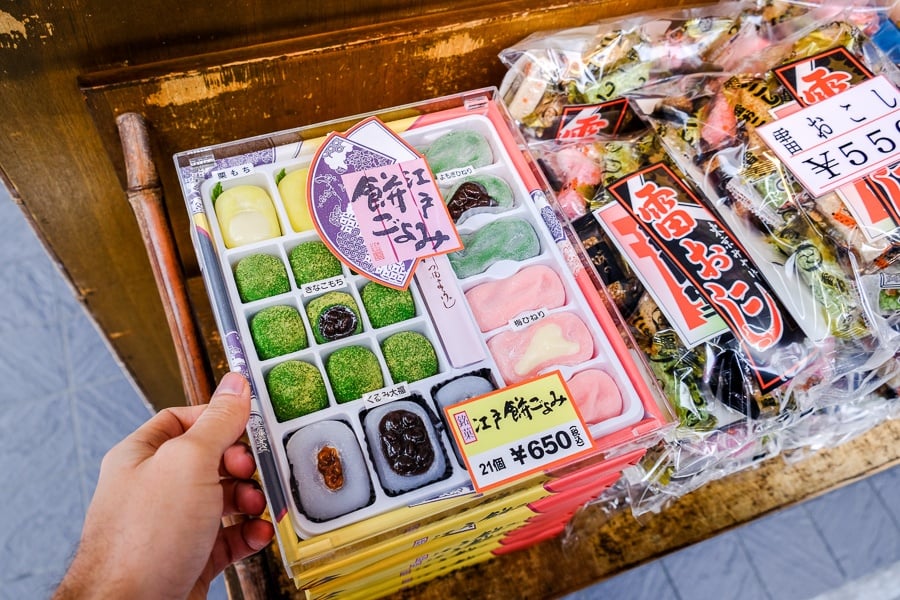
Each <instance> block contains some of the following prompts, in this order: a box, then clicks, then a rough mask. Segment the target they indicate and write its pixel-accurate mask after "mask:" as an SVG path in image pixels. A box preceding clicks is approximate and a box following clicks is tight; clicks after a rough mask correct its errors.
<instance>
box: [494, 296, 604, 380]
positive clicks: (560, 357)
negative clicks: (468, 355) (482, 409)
mask: <svg viewBox="0 0 900 600" xmlns="http://www.w3.org/2000/svg"><path fill="white" fill-rule="evenodd" d="M487 345H488V349H489V350H490V351H491V355H492V356H493V357H494V362H496V363H497V368H498V369H500V374H501V375H502V376H503V379H504V381H506V383H507V384H510V383H516V382H519V381H523V380H525V379H529V378H531V377H534V376H535V375H537V374H538V373H539V372H540V371H542V370H544V369H546V368H547V367H555V366H564V365H577V364H579V363H582V362H584V361H586V360H589V359H590V358H591V357H592V356H593V355H594V340H593V338H592V337H591V332H590V331H589V330H588V328H587V325H585V324H584V321H582V320H581V318H580V317H578V316H577V315H574V314H572V313H567V312H564V313H557V314H554V315H550V316H548V317H545V318H543V319H541V320H540V321H538V322H537V323H535V324H534V325H530V326H528V327H526V328H525V329H520V330H516V331H504V332H503V333H500V334H498V335H495V336H494V337H492V338H491V339H489V340H488V343H487Z"/></svg>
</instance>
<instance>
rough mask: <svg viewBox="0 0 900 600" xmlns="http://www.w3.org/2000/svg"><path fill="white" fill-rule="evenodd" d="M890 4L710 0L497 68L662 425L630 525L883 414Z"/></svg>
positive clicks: (889, 300)
mask: <svg viewBox="0 0 900 600" xmlns="http://www.w3.org/2000/svg"><path fill="white" fill-rule="evenodd" d="M891 10H893V11H894V13H896V6H891V5H880V4H877V3H866V2H856V3H853V4H852V5H850V6H848V5H847V4H846V3H841V4H837V3H835V4H829V3H813V2H802V3H801V2H774V1H769V2H737V3H720V4H716V5H712V6H709V7H701V8H694V9H688V10H679V11H657V12H653V13H647V14H643V15H635V16H633V17H630V18H626V19H619V20H615V21H609V22H601V23H598V24H596V25H592V26H588V27H581V28H578V29H572V30H566V31H558V32H544V33H538V34H533V35H532V36H530V37H528V38H526V39H525V40H523V41H522V42H520V43H518V44H516V45H515V46H513V47H511V48H509V49H507V50H506V51H505V52H503V53H502V54H501V60H503V61H504V63H505V64H506V65H507V66H508V67H509V71H508V73H507V75H506V77H505V78H504V81H503V84H502V86H501V90H500V91H501V95H502V96H503V98H504V101H505V102H506V103H507V105H508V107H509V109H510V112H511V114H512V115H513V116H514V117H515V118H516V119H517V121H518V125H519V127H520V130H521V131H522V132H523V135H524V136H525V137H526V138H527V139H528V140H529V147H530V150H531V151H532V153H533V154H534V155H535V157H536V159H537V161H538V163H539V164H540V165H541V166H542V167H543V169H544V171H545V173H546V175H547V177H548V180H549V181H550V183H551V185H552V187H553V189H554V191H555V193H556V195H557V201H558V206H559V209H560V210H561V211H562V212H563V213H564V216H565V218H566V219H568V220H569V221H570V222H571V224H572V228H573V230H575V231H576V232H577V233H578V236H579V238H580V239H581V241H582V244H583V246H584V249H585V251H586V252H587V254H588V256H589V257H590V260H591V261H592V262H593V264H594V266H595V267H596V271H597V274H598V276H599V278H600V279H601V280H602V282H603V284H604V286H605V289H606V291H607V293H608V295H609V297H610V298H611V299H612V301H613V302H614V303H615V305H616V307H617V308H618V310H619V311H620V312H621V313H622V315H623V317H624V319H625V320H626V322H627V323H628V325H629V328H630V332H631V334H632V335H633V336H634V338H635V339H636V340H637V343H638V345H639V347H640V348H641V350H642V351H643V352H644V354H645V356H646V357H647V361H648V364H649V365H650V368H651V370H652V372H653V375H654V376H655V378H656V379H657V380H658V383H659V385H660V387H661V388H662V389H663V390H664V393H665V396H666V397H667V399H668V401H669V402H670V403H671V405H672V407H673V408H674V411H675V413H676V414H677V417H678V423H677V426H676V427H675V428H674V429H672V430H671V431H669V432H668V433H667V436H666V440H665V441H664V442H662V443H660V444H659V445H658V446H656V447H655V448H654V449H653V450H652V451H651V452H649V453H648V454H647V456H646V457H645V459H644V460H643V461H642V462H641V464H640V465H639V466H637V467H635V468H632V469H629V470H628V471H627V472H626V475H627V480H628V483H629V485H630V488H631V492H632V510H633V511H634V512H635V513H637V514H640V513H642V512H646V511H651V510H659V509H660V508H661V507H662V506H664V505H665V504H666V502H667V501H668V500H669V499H672V498H676V497H678V496H680V495H682V494H684V493H686V492H688V491H690V490H692V489H695V488H696V487H698V486H699V485H702V484H703V483H705V482H707V481H709V480H711V479H715V478H718V477H721V476H723V475H726V474H728V473H731V472H734V471H736V470H739V469H743V468H746V467H747V466H749V465H752V464H754V463H756V462H758V461H760V460H764V459H767V458H770V457H772V456H775V455H777V454H779V453H784V454H785V455H786V456H788V457H789V458H798V457H801V456H803V455H805V453H807V452H808V451H810V450H814V449H817V448H821V447H828V446H830V445H834V444H837V443H840V442H842V441H845V440H846V439H849V438H851V437H853V436H854V435H858V434H859V433H862V432H864V431H866V430H867V429H869V428H871V427H872V426H873V425H875V424H877V423H878V422H880V421H882V420H883V419H886V418H892V417H894V416H896V414H897V404H898V403H897V402H896V400H895V399H896V396H897V391H898V388H897V381H898V380H897V377H898V373H900V369H898V366H900V365H898V362H897V358H896V354H897V351H898V348H900V345H898V344H900V338H898V335H900V333H898V331H900V330H898V319H900V312H898V310H900V303H898V302H897V301H896V298H897V296H898V291H897V283H895V282H897V281H898V279H900V278H898V275H900V273H898V269H900V264H898V262H897V258H898V257H900V247H898V245H897V244H898V242H900V228H898V227H900V218H898V217H900V211H898V207H900V152H898V149H900V125H898V124H897V121H896V119H897V114H898V113H897V112H896V107H897V102H898V96H900V94H898V93H897V87H896V86H897V85H898V83H900V75H898V69H897V67H896V64H895V62H896V61H897V56H896V52H897V43H896V39H897V38H896V35H897V26H896V23H895V19H896V14H894V15H893V16H892V13H891ZM859 86H862V87H859ZM854 88H855V89H854ZM842 92H846V94H845V95H842V96H838V94H840V93H842ZM822 102H825V103H827V104H819V103H822ZM782 124H783V125H782Z"/></svg>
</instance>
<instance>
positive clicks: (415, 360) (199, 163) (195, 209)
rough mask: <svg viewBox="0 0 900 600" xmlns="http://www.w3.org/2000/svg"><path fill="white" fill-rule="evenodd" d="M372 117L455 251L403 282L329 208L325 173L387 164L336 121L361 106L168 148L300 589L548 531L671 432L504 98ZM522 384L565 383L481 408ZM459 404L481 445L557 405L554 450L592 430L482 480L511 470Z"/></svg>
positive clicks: (435, 567)
mask: <svg viewBox="0 0 900 600" xmlns="http://www.w3.org/2000/svg"><path fill="white" fill-rule="evenodd" d="M376 116H378V117H379V118H380V119H381V121H379V122H383V123H385V124H386V128H387V127H389V128H390V129H391V130H392V131H393V132H395V133H396V134H397V135H398V136H399V137H400V138H402V140H403V143H405V144H406V145H408V146H409V148H411V149H414V150H415V152H416V153H418V154H421V155H422V156H424V159H425V161H426V162H427V165H428V169H429V171H430V172H429V175H430V176H431V177H432V178H433V181H434V184H435V185H436V186H437V188H438V189H439V193H440V197H441V199H442V200H443V206H438V207H437V208H434V207H432V208H434V210H444V209H446V211H447V215H448V217H449V219H451V220H452V223H453V228H454V229H455V232H454V235H449V236H448V240H450V241H449V242H448V245H449V244H452V243H453V241H454V240H458V246H456V247H454V249H453V251H451V252H436V253H434V254H431V255H428V256H426V257H423V258H421V259H418V260H416V261H414V265H415V266H414V268H413V269H412V270H411V272H409V273H407V275H408V277H409V280H408V281H406V282H405V285H389V284H387V283H386V282H387V281H389V278H390V277H395V276H396V277H401V276H402V274H401V275H398V273H399V272H400V271H402V269H399V268H394V266H390V267H386V268H380V267H379V268H375V269H373V270H372V272H374V273H376V274H378V273H380V274H381V276H382V278H381V279H379V278H378V277H373V276H372V273H371V272H368V270H367V267H366V265H369V266H371V265H370V263H368V262H366V261H367V260H369V258H370V257H371V252H372V250H371V248H370V249H369V252H370V254H369V255H367V254H366V252H367V249H366V247H365V246H363V245H362V244H361V238H360V233H359V225H358V223H357V222H356V221H355V217H354V215H353V214H352V209H350V208H347V207H345V208H344V209H340V208H339V207H338V208H334V207H332V208H331V209H328V208H327V206H328V202H329V201H332V200H334V197H335V194H337V195H340V193H342V192H346V190H345V189H344V188H342V187H340V185H339V184H338V183H337V182H338V180H339V177H337V176H336V175H335V173H345V172H349V171H352V170H353V169H354V168H357V169H363V168H365V167H369V166H372V165H375V164H380V163H379V162H378V161H379V160H381V158H379V155H380V153H379V152H378V151H376V150H373V149H372V148H368V147H364V146H362V145H360V144H356V142H352V141H347V140H348V139H349V138H346V139H345V138H335V137H334V136H329V135H328V134H330V133H332V132H343V131H348V130H354V128H356V127H359V124H360V123H361V122H363V121H364V120H365V119H364V117H371V115H367V116H360V117H352V118H349V119H347V120H345V121H342V122H333V123H326V124H321V125H316V126H310V127H305V128H301V129H297V130H291V131H286V132H278V133H273V134H270V135H267V136H261V137H258V138H253V139H249V140H240V141H237V142H233V143H226V144H221V145H218V146H212V147H207V148H200V149H195V150H191V151H187V152H183V153H180V154H177V155H176V156H175V162H176V167H177V169H178V173H179V176H180V178H181V182H182V187H183V191H184V195H185V199H186V203H187V206H188V209H189V211H190V213H191V215H192V219H193V224H194V228H193V230H192V234H193V241H194V245H195V250H196V252H197V255H198V259H199V262H200V264H201V266H202V269H203V275H204V281H205V283H206V286H207V290H208V292H209V296H210V299H211V302H212V305H213V307H214V312H215V315H216V319H217V324H218V327H219V329H220V332H221V335H222V339H223V343H224V345H225V350H226V354H227V356H228V360H229V364H230V366H231V367H232V368H233V369H235V370H239V371H241V372H243V373H244V374H245V375H247V377H248V379H249V380H250V381H251V385H252V387H253V390H254V404H253V411H252V415H251V421H250V424H249V426H248V433H249V437H250V439H251V442H252V446H253V450H254V453H255V455H256V458H257V463H258V465H259V469H260V476H261V479H262V482H263V488H264V490H265V492H266V495H267V498H268V500H269V508H270V512H271V516H272V518H273V520H274V521H275V523H276V528H277V531H278V542H279V549H280V552H281V555H282V558H283V560H284V564H285V567H286V569H287V571H288V573H289V574H290V575H291V576H292V577H293V578H294V579H295V582H296V583H297V585H298V586H299V587H302V588H303V589H305V590H306V591H307V595H308V597H310V598H319V597H323V598H324V597H335V596H340V597H355V596H356V595H360V597H362V595H365V596H366V597H373V596H374V595H378V594H386V593H390V592H391V591H394V590H397V589H400V588H402V587H407V586H411V585H415V584H417V583H421V582H423V581H426V580H428V579H430V578H433V577H435V576H437V575H439V574H442V573H445V572H448V571H450V570H453V569H455V568H459V567H460V566H463V565H466V564H472V563H474V562H478V561H481V560H486V559H488V558H490V557H492V556H496V555H498V554H502V553H506V552H511V551H515V550H517V549H520V548H523V547H527V546H530V545H532V544H534V543H536V542H538V541H541V540H543V539H547V538H548V537H551V536H554V535H557V534H558V533H560V532H561V531H562V529H563V528H564V527H565V525H566V523H567V522H568V521H569V519H570V518H571V516H572V515H573V514H574V512H575V511H576V510H577V509H578V508H580V507H582V506H583V505H584V504H585V503H587V502H589V501H591V500H593V499H595V498H597V497H598V496H599V495H600V494H601V493H602V492H603V491H604V490H605V489H607V488H608V487H609V486H610V485H612V484H613V483H614V482H615V481H616V480H617V479H618V477H619V476H620V474H621V471H622V469H624V468H625V467H627V466H628V465H630V464H633V463H635V462H636V461H638V460H639V459H640V457H641V456H642V455H643V453H644V448H645V447H646V446H647V445H649V444H650V443H652V442H653V441H655V439H656V437H655V436H656V434H657V433H658V432H659V430H660V428H661V427H662V426H663V424H664V423H665V421H666V415H665V414H664V411H663V410H662V409H661V408H660V406H659V404H658V401H657V398H658V397H659V396H658V394H657V393H656V392H655V390H652V389H651V388H649V387H648V384H647V383H646V382H647V381H649V380H650V378H648V377H646V376H645V370H644V367H643V365H642V364H641V363H640V362H639V361H637V360H636V359H635V358H634V357H635V356H637V355H638V354H637V353H636V352H635V351H633V349H632V348H631V347H630V346H629V338H628V336H627V335H625V336H623V334H622V333H620V327H619V325H618V321H617V320H616V317H615V314H614V313H612V312H610V310H609V309H608V308H607V303H606V302H605V301H604V299H603V297H602V296H601V293H600V292H598V291H597V287H596V285H595V280H594V279H592V272H591V271H590V270H588V269H586V268H585V267H584V265H583V263H582V261H581V257H580V254H579V253H578V251H576V250H575V247H574V246H573V245H572V244H571V242H570V241H569V240H570V237H571V234H570V233H568V232H567V231H566V230H565V228H564V226H563V225H561V223H560V221H559V220H557V217H556V212H555V210H554V208H553V205H552V204H551V201H550V200H548V196H547V194H546V187H545V185H544V184H543V183H542V182H543V180H542V179H541V177H540V176H538V175H536V172H537V171H536V169H534V168H533V167H532V165H531V163H530V160H529V159H528V157H527V156H526V155H524V154H523V152H522V143H521V138H519V137H518V134H517V133H516V132H515V130H514V128H513V126H512V125H511V120H510V118H509V116H508V114H507V113H506V110H505V108H504V107H503V105H502V103H500V102H499V101H498V99H497V98H496V91H495V90H494V89H484V90H477V91H473V92H469V93H467V94H461V95H457V96H453V97H447V98H441V99H438V100H434V101H430V102H425V103H420V104H416V105H411V106H408V107H401V108H398V109H393V110H391V111H390V113H386V112H385V113H381V114H379V115H376ZM366 122H368V121H366ZM326 136H327V137H326ZM334 143H336V144H337V146H336V148H338V150H339V151H337V152H331V151H329V150H328V149H329V148H332V146H331V145H329V144H334ZM325 163H327V165H326V164H325ZM320 167H321V168H320ZM345 181H346V180H345ZM323 206H325V207H326V208H325V209H323ZM336 206H337V205H336ZM354 252H358V253H361V254H362V258H360V256H359V255H358V254H357V255H356V257H355V258H353V257H351V258H349V259H348V256H347V255H348V254H354ZM339 257H340V260H339ZM354 260H355V261H358V262H353V261H354ZM360 264H361V265H363V268H357V267H358V265H360ZM364 273H365V275H364ZM385 278H387V279H385ZM548 378H549V379H548ZM537 380H541V381H543V380H549V381H551V383H552V382H558V384H556V383H553V385H557V389H558V390H560V393H559V394H555V393H554V395H553V398H554V403H548V402H546V401H545V402H539V400H540V399H539V398H538V397H537V396H534V397H532V398H530V400H529V401H530V402H531V404H530V405H525V404H522V402H523V401H524V400H523V399H521V398H520V399H519V404H518V405H517V406H515V407H512V405H510V404H507V405H506V407H507V410H506V411H505V412H503V413H501V412H497V411H493V412H486V413H485V414H484V415H482V416H481V417H480V419H481V420H480V421H479V420H478V419H479V417H478V414H479V412H478V411H479V407H480V406H487V404H486V403H487V402H489V401H491V399H496V398H497V394H501V393H505V392H508V391H511V390H512V391H516V390H519V389H532V388H528V387H527V386H528V385H529V384H531V382H533V381H537ZM518 386H526V387H522V388H520V387H518ZM460 403H466V404H465V407H466V408H467V413H466V414H467V415H471V417H472V419H473V421H472V424H473V427H472V430H471V432H472V433H473V435H475V432H478V431H480V432H482V433H485V431H486V430H485V429H484V428H488V429H489V428H491V427H493V428H494V429H495V430H496V429H499V428H501V427H505V428H506V429H505V431H511V432H515V431H516V427H517V422H518V421H519V420H522V421H524V420H525V419H526V418H527V420H529V421H536V420H540V419H541V418H543V417H542V416H541V415H548V414H551V413H553V412H554V410H557V411H559V410H561V409H560V408H559V406H561V405H566V406H568V407H570V409H571V410H572V411H573V414H575V415H576V416H577V418H578V420H579V424H578V425H579V426H580V427H581V428H582V429H578V427H575V428H574V429H560V431H558V432H556V436H557V437H556V438H555V439H556V440H557V441H558V442H560V444H561V445H563V446H565V445H566V444H571V443H572V440H573V438H572V437H571V436H569V433H568V431H573V432H576V430H579V431H584V433H585V434H586V435H585V437H587V438H590V440H586V441H585V440H582V439H581V438H579V437H578V434H577V432H576V433H575V434H574V435H575V437H574V439H575V441H577V442H578V445H579V447H581V448H582V450H580V451H578V452H577V453H573V454H571V455H569V456H570V457H571V458H570V459H567V460H557V461H545V462H538V463H536V464H537V466H536V467H534V468H531V469H523V470H522V472H521V473H519V474H518V475H517V476H515V477H505V478H504V477H501V478H499V479H496V480H495V481H496V482H497V483H495V484H491V485H485V484H482V485H479V484H478V481H480V480H477V479H476V478H475V477H473V470H474V469H479V468H481V469H485V468H489V469H490V470H502V469H505V468H506V467H507V465H506V464H505V463H509V465H512V464H513V463H515V462H516V460H517V459H516V456H515V455H512V456H507V457H506V458H505V461H504V460H503V459H500V460H494V461H492V462H490V463H484V464H477V461H473V460H470V458H471V457H470V456H468V455H467V454H466V452H464V451H463V450H464V448H463V446H464V444H462V441H463V438H461V437H460V434H459V431H458V429H455V428H454V423H453V422H451V421H452V419H450V418H449V416H448V415H450V414H451V408H453V407H459V406H460ZM485 410H486V409H485ZM485 435H486V433H485ZM515 442H516V440H513V441H512V442H510V443H511V447H515V445H516V444H515ZM551 443H552V444H553V447H554V448H556V446H557V444H556V443H554V442H552V441H551ZM520 447H521V445H520ZM544 448H545V449H547V448H550V447H549V446H546V445H545V446H544ZM554 451H555V450H554ZM542 452H543V451H542ZM548 452H549V450H548ZM519 462H524V459H523V457H522V456H520V457H519Z"/></svg>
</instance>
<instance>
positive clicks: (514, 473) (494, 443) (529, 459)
mask: <svg viewBox="0 0 900 600" xmlns="http://www.w3.org/2000/svg"><path fill="white" fill-rule="evenodd" d="M444 412H445V414H446V417H447V422H448V423H450V429H451V431H452V433H453V436H454V438H455V439H456V443H457V445H458V446H459V448H460V450H461V451H462V455H463V457H464V458H465V461H466V465H467V467H468V469H469V474H470V475H471V477H472V482H473V484H474V485H475V489H476V490H478V491H479V492H481V491H484V490H486V489H490V488H493V487H496V486H498V485H501V484H503V483H507V482H510V481H513V480H516V479H520V478H522V477H524V476H525V475H528V474H530V473H534V472H537V471H542V470H545V469H547V468H549V467H550V466H552V465H555V464H559V463H561V462H563V461H568V460H569V459H572V458H574V457H576V456H579V455H581V454H585V453H587V452H590V451H591V450H592V449H593V440H592V439H591V435H590V433H589V432H588V431H587V428H586V426H585V424H584V421H583V419H582V418H581V415H580V414H579V412H578V409H577V408H576V407H575V404H574V403H573V402H572V401H571V400H570V395H569V391H568V389H567V388H566V385H565V382H564V381H563V379H562V376H561V375H560V373H559V372H558V371H554V372H553V373H550V374H548V375H543V376H541V377H538V378H535V379H531V380H529V381H525V382H522V383H520V384H518V385H515V386H512V387H507V388H503V389H500V390H497V391H495V392H491V393H490V394H486V395H484V396H480V397H478V398H473V399H471V400H467V401H465V402H461V403H459V404H454V405H453V406H450V407H447V408H445V409H444Z"/></svg>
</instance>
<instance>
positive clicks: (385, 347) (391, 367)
mask: <svg viewBox="0 0 900 600" xmlns="http://www.w3.org/2000/svg"><path fill="white" fill-rule="evenodd" d="M381 353H382V354H383V355H384V362H386V363H387V367H388V371H390V373H391V377H392V378H393V380H394V383H400V382H402V381H406V382H412V381H418V380H420V379H425V378H426V377H431V376H432V375H436V374H437V372H438V360H437V355H436V354H435V352H434V346H432V345H431V342H430V341H428V338H426V337H425V336H424V335H422V334H421V333H418V332H415V331H401V332H399V333H395V334H393V335H391V336H388V337H386V338H385V339H384V341H383V342H381Z"/></svg>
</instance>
